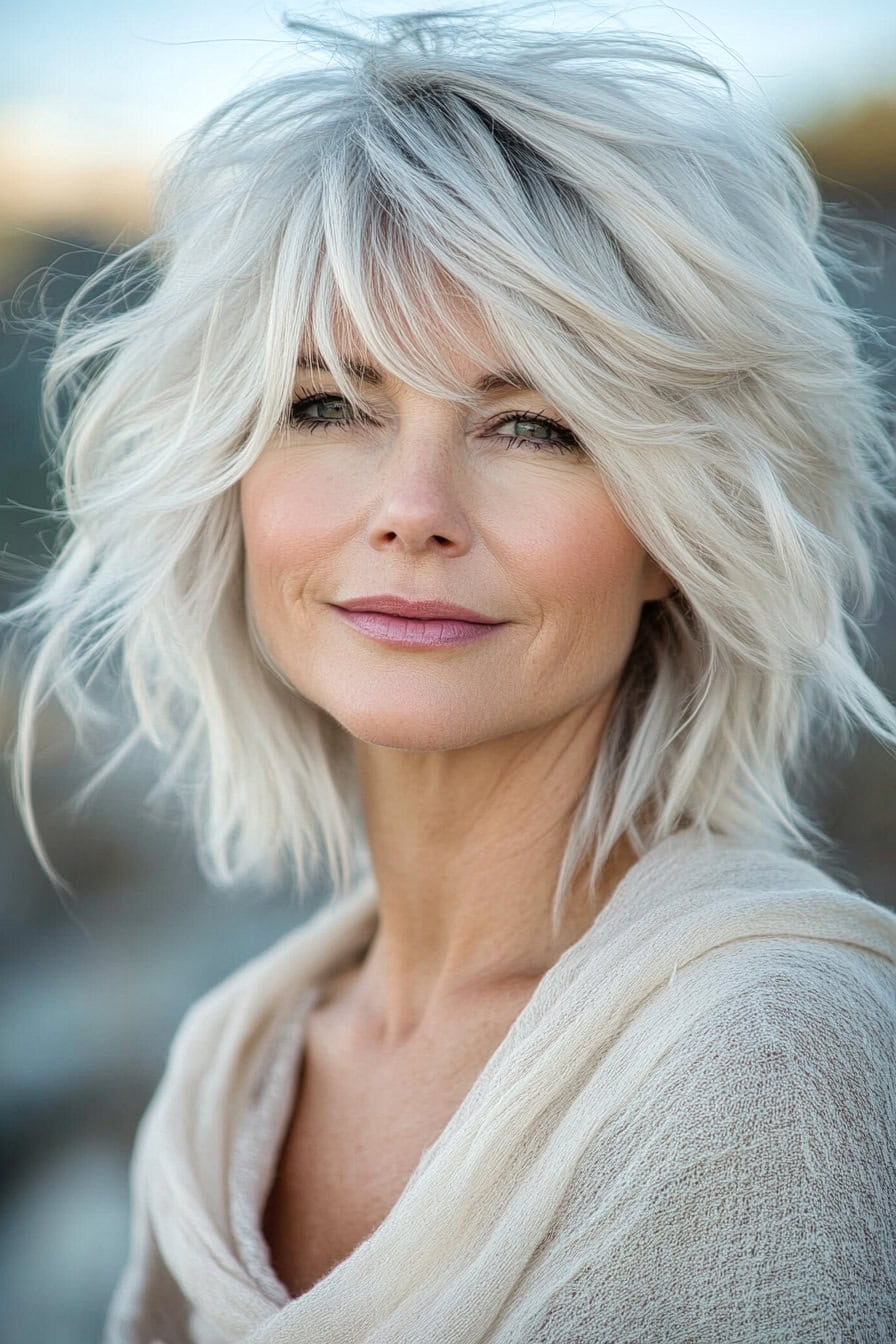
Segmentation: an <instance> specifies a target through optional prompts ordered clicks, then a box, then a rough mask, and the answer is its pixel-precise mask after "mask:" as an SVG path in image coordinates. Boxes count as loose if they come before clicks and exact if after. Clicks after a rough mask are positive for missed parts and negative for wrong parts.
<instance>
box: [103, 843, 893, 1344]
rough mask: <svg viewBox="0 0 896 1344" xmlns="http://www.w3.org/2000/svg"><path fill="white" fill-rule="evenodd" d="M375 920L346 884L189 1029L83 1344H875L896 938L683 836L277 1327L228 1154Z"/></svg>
mask: <svg viewBox="0 0 896 1344" xmlns="http://www.w3.org/2000/svg"><path fill="white" fill-rule="evenodd" d="M508 899H510V898H508ZM376 919H377V913H376V892H375V888H374V884H373V882H372V880H367V881H365V882H363V883H362V884H361V885H360V886H359V887H358V888H357V889H356V890H355V891H353V892H351V893H350V894H349V895H347V896H344V897H342V898H340V899H339V900H338V902H335V903H334V904H331V905H329V906H327V907H325V908H324V909H323V910H321V911H319V912H318V913H317V914H316V915H315V916H314V917H312V918H311V919H310V920H309V921H308V922H307V923H306V924H305V925H303V926H302V927H301V928H299V929H297V930H295V931H294V932H293V933H291V934H289V935H287V936H286V937H285V938H283V939H281V940H280V941H279V942H278V943H277V944H275V945H274V947H272V948H271V949H270V950H269V951H267V952H266V953H264V954H262V955H261V956H260V957H257V958H255V959H254V960H253V961H251V962H248V963H247V964H246V965H245V966H243V967H242V968H241V969H240V970H239V971H237V972H236V973H235V974H234V975H232V976H231V977H229V978H228V979H227V980H226V981H224V982H223V983H222V984H221V985H219V986H218V987H217V988H215V989H214V990H213V991H212V992H211V993H209V994H207V995H206V996H205V997H204V998H202V999H201V1000H200V1001H199V1002H198V1003H197V1004H195V1005H194V1006H193V1008H192V1009H191V1010H190V1011H189V1012H188V1013H187V1015H186V1017H185V1018H184V1021H183V1023H182V1024H181V1027H180V1029H179V1031H178V1033H177V1036H176V1038H175V1041H174V1043H173V1045H172V1049H171V1053H170V1057H169V1061H168V1066H167V1069H166V1072H165V1075H164V1077H163V1079H162V1082H161V1083H160V1085H159V1088H158V1090H157V1092H156V1095H155V1097H154V1098H153V1101H152V1103H151V1105H150V1107H149V1109H148V1110H147V1112H146V1115H145V1116H144V1119H143V1122H142V1124H141V1127H140V1130H139V1133H138V1138H137V1143H136V1146H135V1151H134V1159H133V1167H132V1191H133V1215H132V1222H133V1225H132V1241H131V1252H130V1258H129V1261H128V1265H127V1268H126V1270H125V1273H124V1274H123V1275H122V1278H121V1280H120V1282H119V1285H118V1288H117V1291H116V1295H115V1298H114V1300H113V1303H112V1306H111V1308H110V1312H109V1317H108V1320H107V1324H106V1333H105V1336H104V1340H105V1344H231V1341H236V1340H243V1341H248V1342H249V1344H354V1342H355V1341H361V1340H363V1341H377V1342H378V1344H386V1342H387V1341H388V1342H389V1344H414V1342H415V1341H420V1342H421V1344H423V1341H425V1342H426V1344H474V1341H490V1344H583V1342H585V1341H596V1342H597V1344H624V1342H625V1341H632V1344H634V1342H635V1341H637V1342H638V1344H645V1341H651V1340H657V1341H659V1340H663V1341H667V1342H673V1341H681V1344H685V1342H686V1341H687V1342H689V1344H693V1342H694V1341H698V1342H699V1344H702V1341H706V1342H707V1344H709V1341H712V1344H727V1342H728V1341H730V1342H731V1344H733V1342H734V1341H735V1340H737V1341H743V1340H745V1339H749V1340H751V1341H773V1340H780V1341H785V1340H786V1341H788V1344H799V1342H800V1341H804V1342H805V1344H809V1341H813V1342H814V1341H819V1342H820V1341H825V1344H831V1342H832V1341H836V1340H844V1341H846V1340H850V1341H859V1342H860V1344H865V1341H878V1340H879V1341H881V1344H883V1342H884V1341H888V1340H889V1341H891V1340H892V1339H894V1338H896V915H894V914H892V913H891V912H889V911H888V910H885V909H884V908H883V907H881V906H879V905H876V904H875V903H874V902H872V901H870V900H868V899H867V898H865V897H863V896H860V895H857V894H855V893H853V892H850V891H847V890H846V889H845V888H844V887H842V886H841V885H839V884H838V883H837V882H835V881H834V880H833V879H832V878H830V877H828V876H827V875H825V874H823V873H822V872H820V871H819V870H818V869H817V868H815V867H814V866H813V865H811V864H809V863H806V862H804V861H801V860H797V859H794V858H792V857H790V856H787V855H784V854H780V853H776V852H771V851H763V852H757V851H756V850H755V849H754V848H750V847H747V846H746V845H741V844H737V843H735V842H733V841H730V840H722V839H720V838H718V837H715V838H713V837H705V836H700V835H697V834H695V833H692V832H688V831H684V832H679V833H678V834H676V835H674V836H672V837H670V838H669V839H667V840H665V841H663V842H662V843H661V844H659V845H657V846H656V847H655V848H654V849H653V850H651V851H650V852H649V853H648V854H646V855H645V856H644V857H643V858H641V859H640V860H639V862H638V863H636V864H635V866H634V867H633V868H632V869H630V871H629V872H628V873H627V875H626V876H625V877H624V878H623V880H622V881H621V882H620V884H619V885H618V887H617V889H616V891H615V892H614V893H613V896H612V898H611V900H610V901H609V902H608V904H607V905H606V906H605V907H604V908H603V909H602V910H601V911H600V913H599V914H598V916H597V917H596V919H595V921H594V923H593V924H592V925H591V927H590V928H589V929H588V930H587V932H586V933H585V934H584V935H583V936H582V937H581V938H580V939H579V940H578V942H577V943H575V944H574V945H573V946H572V947H570V948H568V949H567V950H566V952H564V953H563V955H562V956H561V957H560V958H559V959H558V961H557V962H556V963H555V964H554V965H553V966H552V967H551V968H550V969H549V970H548V972H547V973H546V974H545V975H544V976H543V977H542V979H541V980H540V981H539V983H538V985H537V986H536V989H535V991H534V993H533V995H532V997H531V998H530V1000H529V1001H528V1003H527V1004H526V1005H525V1007H524V1008H523V1010H522V1012H521V1013H520V1015H519V1016H518V1017H517V1019H516V1020H515V1021H514V1023H513V1025H512V1026H511V1028H510V1031H509V1032H508V1034H507V1035H506V1037H505V1038H504V1040H503V1041H502V1042H501V1044H500V1045H499V1047H498V1048H497V1050H496V1051H495V1053H494V1054H493V1055H492V1057H491V1058H490V1059H489V1061H488V1062H487V1064H486V1066H485V1068H484V1069H483V1070H482V1072H481V1074H480V1075H479V1077H478V1078H477V1080H476V1082H475V1083H474V1085H473V1087H472V1089H471V1090H470V1092H469V1093H468V1095H467V1096H466V1098H465V1099H464V1101H463V1102H462V1103H461V1105H460V1106H459V1108H458V1109H457V1111H456V1112H455V1114H454V1115H453V1116H452V1118H451V1120H450V1121H449V1123H448V1125H447V1127H446V1128H445V1130H444V1131H443V1132H442V1134H441V1135H440V1136H439V1137H438V1139H437V1140H436V1141H435V1142H434V1143H433V1144H432V1145H431V1146H430V1147H429V1148H428V1149H427V1150H426V1152H425V1153H424V1154H423V1156H422V1157H421V1159H420V1162H419V1163H418V1165H417V1167H416V1169H415V1171H414V1172H413V1174H412V1176H411V1178H410V1180H409V1182H408V1184H407V1186H406V1187H405V1189H404V1191H403V1192H402V1194H401V1196H400V1198H399V1199H398V1201H397V1203H396V1204H395V1206H394V1207H393V1209H392V1210H391V1212H390V1213H389V1214H388V1215H387V1217H386V1218H385V1219H384V1221H383V1222H382V1223H381V1224H380V1226H379V1227H378V1228H376V1230H375V1231H374V1232H373V1233H371V1235H370V1236H369V1237H368V1238H367V1239H366V1240H365V1241H364V1242H362V1243H361V1245H360V1246H358V1247H357V1248H356V1250H355V1251H354V1252H353V1253H352V1254H351V1255H350V1256H348V1258H347V1259H346V1260H344V1261H343V1262H342V1263H341V1264H339V1265H337V1266H336V1267H335V1268H334V1269H333V1270H332V1271H331V1272H330V1273H329V1274H327V1275H326V1276H325V1277H324V1278H322V1279H321V1280H319V1282H318V1283H316V1284H315V1285H314V1286H313V1287H312V1288H311V1289H309V1290H308V1291H307V1292H305V1293H303V1294H302V1295H301V1296H300V1297H298V1298H295V1299H293V1300H290V1299H289V1296H288V1294H287V1292H286V1290H285V1289H284V1288H283V1286H282V1285H281V1284H280V1283H279V1282H278V1281H277V1280H276V1278H275V1277H274V1275H273V1272H272V1271H271V1270H270V1267H269V1265H268V1266H267V1269H266V1270H265V1268H264V1267H262V1269H261V1270H259V1269H258V1266H253V1265H251V1264H249V1263H247V1259H246V1256H245V1255H244V1254H243V1246H244V1239H242V1238H241V1237H240V1236H239V1235H238V1228H237V1227H236V1226H235V1219H234V1208H235V1207H237V1208H238V1207H239V1196H240V1192H239V1189H238V1188H237V1187H236V1186H235V1185H234V1171H235V1166H234V1152H235V1149H236V1146H237V1144H238V1142H239V1136H240V1134H241V1133H244V1132H245V1128H246V1126H247V1125H250V1124H251V1119H252V1104H253V1095H254V1089H256V1088H257V1087H258V1086H260V1085H261V1083H262V1082H263V1081H264V1077H265V1073H266V1060H267V1053H266V1052H269V1051H270V1050H271V1049H272V1045H273V1043H274V1042H276V1040H277V1039H278V1033H282V1032H283V1031H284V1030H285V1031H287V1032H288V1031H289V1030H290V1024H294V1023H295V1022H297V1021H299V1018H298V1016H297V1015H298V1014H299V1013H300V1007H301V1005H302V1004H305V1005H306V1006H307V1004H308V1003H309V1001H310V1000H309V995H311V996H313V992H314V987H315V986H316V985H317V984H319V983H320V981H321V980H322V979H323V978H324V977H325V976H326V975H327V974H329V972H330V971H331V970H334V969H336V968H338V967H339V966H340V965H342V964H344V963H347V962H348V961H349V960H351V959H352V958H353V957H354V956H356V955H357V954H359V953H360V952H361V951H363V949H364V948H365V947H366V946H367V945H368V944H369V942H370V940H371V938H372V936H373V934H374V931H375V928H376ZM299 1025H300V1022H299ZM299 1048H300V1046H299ZM409 1100H410V1101H412V1099H409ZM281 1113H282V1108H281ZM280 1137H281V1135H280V1134H275V1133H271V1134H270V1135H265V1134H261V1135H258V1136H256V1138H257V1139H258V1140H259V1141H260V1142H262V1143H264V1142H265V1141H267V1142H268V1143H269V1145H270V1147H271V1150H272V1151H273V1150H274V1148H276V1147H277V1146H278V1144H279V1140H280ZM346 1180H347V1181H350V1180H351V1172H346ZM257 1235H258V1237H259V1244H261V1243H260V1233H258V1234H257Z"/></svg>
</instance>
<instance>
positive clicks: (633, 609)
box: [513, 477, 646, 636]
mask: <svg viewBox="0 0 896 1344" xmlns="http://www.w3.org/2000/svg"><path fill="white" fill-rule="evenodd" d="M516 503H517V508H515V509H514V510H513V512H514V514H515V516H516V519H517V520H518V521H519V519H520V518H521V517H522V516H527V523H526V526H525V527H524V529H523V530H521V531H517V533H516V540H517V555H518V560H519V565H520V568H521V570H522V571H523V572H522V573H521V574H520V578H521V579H522V580H523V581H524V582H525V583H526V584H527V586H529V588H530V589H531V591H532V592H533V594H537V595H538V597H539V599H540V605H541V606H542V608H543V610H544V611H545V613H546V614H548V613H550V614H553V615H554V616H555V617H556V618H557V619H560V620H563V618H565V619H566V620H567V621H568V622H573V623H575V625H576V629H577V632H578V633H580V634H582V635H584V634H586V633H588V632H590V633H591V635H592V636H594V635H596V634H599V633H600V632H601V631H602V632H603V633H604V634H607V633H608V632H609V629H608V628H609V627H615V626H618V625H621V626H622V627H623V632H624V633H626V634H629V633H630V634H632V635H633V634H634V630H635V628H636V627H637V623H638V620H639V618H640V611H641V604H642V602H643V591H644V576H645V562H646V555H645V552H644V549H643V547H642V546H641V544H640V542H639V541H638V540H637V538H636V537H635V536H634V535H633V534H632V532H631V531H630V530H629V529H628V527H627V526H626V525H625V523H624V522H623V520H622V519H621V517H620V516H619V514H618V513H617V511H616V509H615V507H614V505H613V504H612V502H611V500H610V498H609V496H608V495H607V493H606V491H605V490H604V489H603V487H602V486H600V485H599V484H598V483H597V482H596V481H595V480H593V479H591V478H587V479H584V480H583V479H582V478H581V477H579V478H578V479H576V478H571V479H566V480H564V481H562V482H551V481H547V482H545V483H544V487H543V489H542V490H540V491H539V492H538V493H537V495H533V496H531V498H530V499H529V501H528V508H527V507H525V506H524V502H523V501H522V500H518V501H516Z"/></svg>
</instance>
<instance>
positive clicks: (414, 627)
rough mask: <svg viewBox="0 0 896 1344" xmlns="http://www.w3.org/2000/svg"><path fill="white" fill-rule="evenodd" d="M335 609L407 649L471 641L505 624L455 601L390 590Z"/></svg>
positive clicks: (380, 637)
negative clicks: (415, 597) (418, 598)
mask: <svg viewBox="0 0 896 1344" xmlns="http://www.w3.org/2000/svg"><path fill="white" fill-rule="evenodd" d="M334 610H335V611H336V612H338V614H339V615H340V616H341V617H342V619H343V620H344V621H346V622H347V624H349V625H351V626H352V627H353V628H354V629H355V630H359V631H360V632H361V633H362V634H365V635H369V636H371V637H372V638H373V639H378V640H381V641H383V642H385V643H387V644H393V645H398V646H400V647H402V648H407V649H411V648H444V647H446V646H448V645H452V644H468V643H469V642H470V641H471V640H474V639H483V638H485V637H486V636H487V635H489V634H491V633H492V631H494V630H496V629H498V628H499V627H500V626H502V625H504V624H505V622H504V621H492V620H490V619H489V618H488V617H487V616H483V615H481V614H480V613H479V612H478V611H471V610H470V609H469V608H468V607H459V606H457V605H456V604H455V603H453V602H435V601H433V602H429V601H425V602H419V601H409V600H408V599H407V598H403V597H395V596H393V595H392V594H389V593H381V594H379V595H377V596H374V597H355V598H352V599H351V600H350V601H348V602H338V603H335V604H334Z"/></svg>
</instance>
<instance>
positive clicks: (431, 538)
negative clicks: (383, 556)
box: [368, 427, 472, 556]
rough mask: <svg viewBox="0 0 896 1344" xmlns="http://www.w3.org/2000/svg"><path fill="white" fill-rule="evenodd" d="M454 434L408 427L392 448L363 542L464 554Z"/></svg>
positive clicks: (467, 541)
mask: <svg viewBox="0 0 896 1344" xmlns="http://www.w3.org/2000/svg"><path fill="white" fill-rule="evenodd" d="M453 434H454V432H453V431H452V430H450V429H448V428H446V429H443V430H441V429H436V430H433V429H432V428H431V427H430V428H428V429H424V428H423V427H419V428H417V430H416V431H414V430H413V429H411V428H409V429H408V430H407V431H402V433H401V436H400V438H399V437H398V436H396V439H395V441H394V443H393V445H392V450H391V452H390V453H389V455H388V459H387V461H386V464H385V467H384V475H383V479H382V488H381V491H380V494H379V497H378V499H377V503H376V506H375V507H374V509H373V511H372V514H371V517H370V522H369V532H368V538H369V541H370V544H371V545H372V546H373V547H374V548H375V549H376V550H393V551H397V552H402V553H404V554H407V555H421V554H426V553H427V552H432V553H439V554H441V555H445V556H449V555H452V556H457V555H463V554H465V553H466V552H467V551H468V550H469V549H470V546H471V544H472V529H471V525H470V520H469V516H468V513H467V510H466V508H465V507H464V504H463V501H462V499H461V494H460V486H461V482H460V480H459V474H460V468H459V465H458V460H457V459H458V454H457V448H456V445H455V443H454V437H453Z"/></svg>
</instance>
